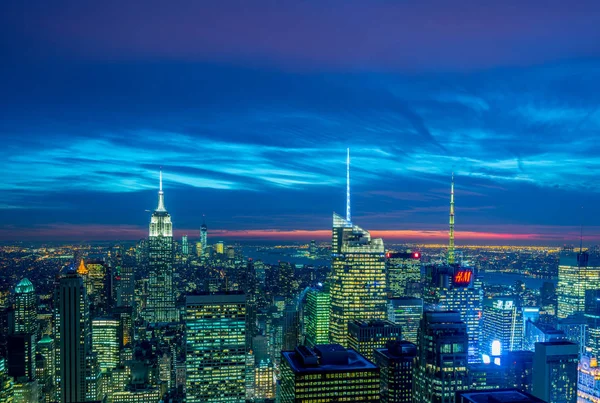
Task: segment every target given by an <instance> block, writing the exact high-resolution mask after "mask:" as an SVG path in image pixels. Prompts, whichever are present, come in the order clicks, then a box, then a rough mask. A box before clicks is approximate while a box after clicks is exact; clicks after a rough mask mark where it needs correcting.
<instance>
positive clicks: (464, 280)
mask: <svg viewBox="0 0 600 403" xmlns="http://www.w3.org/2000/svg"><path fill="white" fill-rule="evenodd" d="M472 275H473V272H472V271H471V270H458V271H457V272H456V273H454V284H462V285H466V284H469V283H470V282H471V276H472Z"/></svg>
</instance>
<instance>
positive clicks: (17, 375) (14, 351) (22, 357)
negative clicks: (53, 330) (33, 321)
mask: <svg viewBox="0 0 600 403" xmlns="http://www.w3.org/2000/svg"><path fill="white" fill-rule="evenodd" d="M36 344H37V343H36V340H35V335H34V334H33V333H15V334H12V335H10V336H8V357H7V358H8V374H9V375H10V376H12V377H13V378H14V379H15V381H16V382H18V383H22V382H30V381H34V380H35V354H36Z"/></svg>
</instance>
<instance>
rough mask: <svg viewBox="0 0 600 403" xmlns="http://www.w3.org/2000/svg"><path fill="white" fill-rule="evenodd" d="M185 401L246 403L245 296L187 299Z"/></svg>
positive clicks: (216, 295)
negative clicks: (241, 402)
mask: <svg viewBox="0 0 600 403" xmlns="http://www.w3.org/2000/svg"><path fill="white" fill-rule="evenodd" d="M185 327H186V337H187V346H186V351H187V353H186V354H187V355H186V375H187V383H186V401H187V402H237V401H244V399H245V395H246V390H245V370H246V298H245V296H244V295H243V294H227V293H220V294H212V295H209V294H207V295H188V296H187V297H186V314H185Z"/></svg>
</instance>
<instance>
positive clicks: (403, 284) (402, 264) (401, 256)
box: [385, 251, 421, 298]
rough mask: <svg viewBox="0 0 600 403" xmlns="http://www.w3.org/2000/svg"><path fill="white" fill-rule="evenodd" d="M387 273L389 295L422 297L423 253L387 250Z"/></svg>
mask: <svg viewBox="0 0 600 403" xmlns="http://www.w3.org/2000/svg"><path fill="white" fill-rule="evenodd" d="M385 256H386V274H387V279H386V282H387V286H388V296H389V297H390V298H395V297H415V298H420V297H421V253H420V252H410V251H408V252H387V253H386V254H385Z"/></svg>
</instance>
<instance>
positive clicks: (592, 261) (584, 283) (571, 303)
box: [556, 248, 600, 319]
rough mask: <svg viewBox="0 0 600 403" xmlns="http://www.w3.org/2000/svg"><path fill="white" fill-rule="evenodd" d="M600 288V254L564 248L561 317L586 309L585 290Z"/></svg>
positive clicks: (560, 270)
mask: <svg viewBox="0 0 600 403" xmlns="http://www.w3.org/2000/svg"><path fill="white" fill-rule="evenodd" d="M596 289H600V255H598V254H596V253H588V252H587V251H583V250H581V248H580V250H579V251H577V252H575V251H573V250H572V249H566V250H563V251H562V252H561V254H560V262H559V265H558V286H557V288H556V295H557V296H558V312H557V316H558V318H559V319H563V318H566V317H568V316H570V315H573V314H576V313H582V312H583V311H584V310H585V291H586V290H596Z"/></svg>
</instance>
